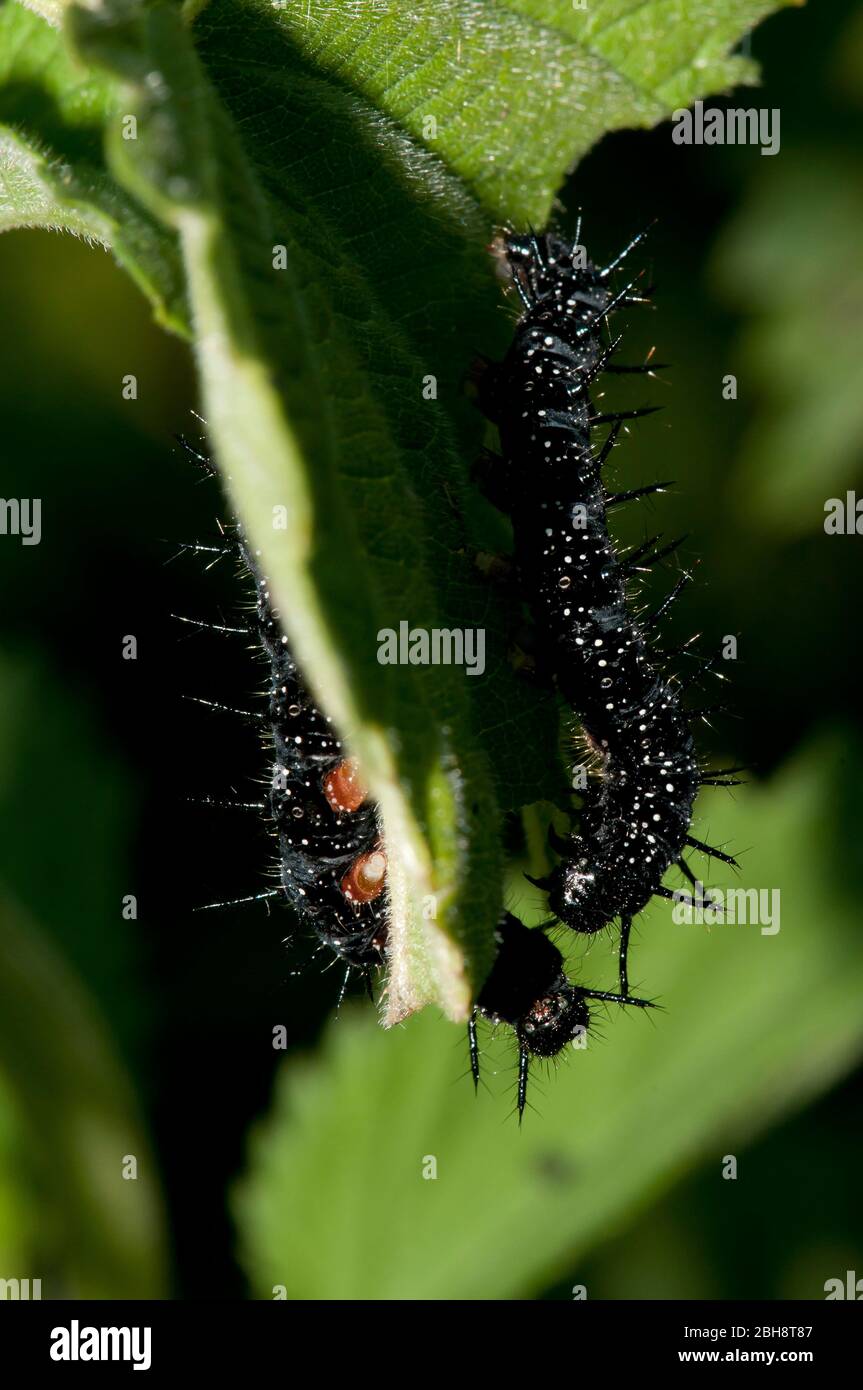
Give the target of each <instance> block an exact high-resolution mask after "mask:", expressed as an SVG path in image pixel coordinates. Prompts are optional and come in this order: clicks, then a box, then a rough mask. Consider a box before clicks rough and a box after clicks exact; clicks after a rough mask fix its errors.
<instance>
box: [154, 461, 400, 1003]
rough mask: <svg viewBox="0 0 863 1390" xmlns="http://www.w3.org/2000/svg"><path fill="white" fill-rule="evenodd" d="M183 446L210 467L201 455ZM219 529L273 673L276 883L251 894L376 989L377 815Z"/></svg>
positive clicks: (381, 891) (382, 936)
mask: <svg viewBox="0 0 863 1390" xmlns="http://www.w3.org/2000/svg"><path fill="white" fill-rule="evenodd" d="M180 443H181V444H182V445H183V447H184V448H185V449H186V450H187V451H188V452H189V453H191V454H192V455H193V456H194V457H195V458H196V459H197V460H198V462H199V463H201V465H202V466H203V467H204V468H206V469H207V471H208V472H211V471H212V470H211V468H210V465H209V461H208V460H207V459H206V457H205V456H204V455H202V454H201V453H199V452H198V450H196V449H194V448H193V447H192V446H191V445H190V444H189V443H188V442H187V441H185V440H180ZM223 535H224V541H225V544H224V551H225V552H226V553H228V554H232V555H233V556H234V557H235V558H236V560H237V562H238V564H239V567H240V570H241V572H242V574H243V576H244V577H245V578H246V579H247V580H250V581H251V583H252V585H253V586H254V595H255V602H254V609H253V613H252V614H251V615H250V620H249V621H248V622H247V624H246V625H245V626H244V627H240V628H237V629H232V630H235V631H238V632H240V633H245V634H246V635H248V636H250V637H252V638H253V640H254V642H255V644H256V645H257V646H258V648H259V650H260V653H261V655H262V656H263V657H264V659H265V661H266V664H267V667H268V671H269V674H268V679H267V688H266V698H267V712H266V714H262V715H260V716H259V722H260V724H261V726H262V728H263V730H264V732H265V741H266V743H267V745H268V747H269V749H270V751H271V752H272V755H273V761H272V770H271V775H270V779H269V791H268V796H267V800H266V801H265V802H262V803H260V809H261V810H263V811H265V812H268V813H269V818H270V820H271V823H272V829H273V833H274V834H275V836H276V838H277V842H278V869H279V879H280V886H279V887H278V888H273V889H269V890H267V891H266V892H262V893H256V894H252V895H251V898H252V899H262V898H278V897H284V898H285V899H286V900H287V902H288V903H290V905H291V906H292V907H293V909H294V910H295V912H296V913H297V915H298V916H299V918H300V920H301V921H302V922H303V923H304V924H305V925H306V926H307V927H308V928H310V930H311V931H312V933H313V935H314V936H315V937H316V938H317V940H318V941H319V942H320V943H321V945H322V946H324V947H326V948H328V949H329V950H330V951H331V952H332V953H333V954H334V955H335V956H336V958H337V959H339V960H340V961H342V962H343V963H344V965H345V967H346V971H347V974H349V973H350V972H351V971H352V970H353V971H357V972H359V973H360V974H361V975H362V977H363V979H364V980H365V981H366V984H367V985H368V986H369V987H370V977H371V975H372V973H373V972H374V971H375V970H376V969H377V968H378V967H380V966H382V965H383V963H384V959H385V952H386V945H387V911H386V867H387V861H386V852H385V849H384V847H383V844H382V842H381V834H380V827H379V825H378V818H377V812H376V809H375V807H374V805H373V803H372V802H370V801H369V799H368V797H367V794H366V791H365V788H364V787H363V785H362V781H361V777H360V775H359V771H358V769H357V766H356V764H355V762H354V760H353V759H352V758H350V757H348V756H347V754H346V753H345V750H344V748H343V745H342V741H341V739H340V738H339V737H338V735H337V734H336V733H335V732H334V730H333V728H332V725H331V722H330V720H329V718H328V717H327V716H326V715H325V714H324V713H323V712H322V711H321V710H320V709H319V708H318V705H317V702H316V701H315V699H314V697H313V696H312V694H311V692H310V690H309V688H308V686H307V684H306V682H305V680H304V678H303V676H302V674H301V672H300V670H299V668H298V666H297V663H296V661H295V660H294V657H293V655H292V653H291V650H290V646H289V643H288V639H287V636H286V635H285V633H284V631H283V629H282V625H281V623H280V621H279V615H278V612H277V610H276V608H275V607H274V604H273V600H272V595H271V592H270V585H269V582H268V580H267V577H266V575H265V574H264V573H263V572H262V571H261V568H260V565H259V562H258V558H257V556H256V555H255V554H254V553H253V552H252V550H251V548H250V546H249V543H248V541H247V539H246V537H245V535H244V533H243V530H242V527H241V526H240V525H239V523H234V524H233V525H231V526H229V527H224V528H223ZM202 626H204V625H203V624H202ZM205 703H209V702H205ZM235 901H247V899H239V900H235ZM228 905H229V904H222V903H219V904H210V905H209V906H228ZM347 974H346V979H347Z"/></svg>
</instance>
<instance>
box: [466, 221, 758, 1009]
mask: <svg viewBox="0 0 863 1390" xmlns="http://www.w3.org/2000/svg"><path fill="white" fill-rule="evenodd" d="M579 232H580V227H579V231H577V232H576V236H575V241H574V242H572V243H570V242H568V241H566V240H564V239H563V238H562V237H559V236H556V235H553V234H548V235H544V236H535V235H532V234H531V235H526V236H517V235H509V236H507V237H506V240H505V248H504V254H505V259H506V263H507V266H508V268H509V272H510V275H511V278H512V283H513V285H514V286H515V289H516V291H517V293H518V295H519V297H520V299H521V302H522V308H523V312H522V314H521V317H520V319H519V321H518V323H517V325H516V329H515V336H514V339H513V342H512V344H511V346H510V348H509V351H508V352H507V354H506V356H505V357H504V359H503V362H502V363H500V364H499V365H498V364H487V366H486V368H485V370H484V371H483V374H482V376H481V379H480V403H481V405H482V407H483V409H484V410H485V412H486V414H487V415H488V416H489V418H490V419H491V420H492V421H493V422H494V424H496V426H497V429H498V433H499V436H500V456H499V457H497V458H494V459H493V463H492V466H491V470H490V473H489V486H488V489H487V490H488V491H489V495H490V497H491V499H492V500H493V501H494V502H496V503H497V505H499V506H500V507H502V509H503V510H505V511H506V512H507V513H508V515H509V516H510V518H511V520H512V527H513V535H514V544H515V554H514V563H515V569H516V573H517V579H518V583H519V585H520V588H521V592H522V594H523V596H524V599H525V601H526V604H527V607H528V609H529V612H530V614H531V617H532V620H533V622H534V624H535V626H536V629H537V637H538V644H537V645H538V649H539V653H540V661H541V663H543V664H544V665H546V666H547V668H548V670H549V672H550V673H551V674H552V675H553V677H554V679H555V681H556V683H557V687H558V689H559V690H560V692H561V694H562V695H563V697H564V699H565V700H566V702H567V703H568V704H569V705H570V706H571V707H572V709H573V710H574V711H575V712H576V714H577V715H578V718H579V720H580V722H581V725H582V728H583V731H584V735H585V739H586V741H587V743H588V746H589V748H590V750H591V751H592V753H593V755H594V763H595V768H596V775H595V776H594V777H593V779H592V781H591V782H590V783H589V784H588V787H587V789H586V791H585V793H584V801H583V805H582V807H581V809H580V811H579V813H578V817H577V824H576V826H575V828H574V830H573V832H572V833H571V835H570V836H568V837H564V838H561V837H557V836H552V846H553V848H554V849H555V850H556V851H557V852H558V854H559V855H560V862H559V863H558V864H557V865H556V866H555V867H554V868H553V869H552V870H551V872H550V873H549V874H548V875H547V876H546V877H545V878H543V879H540V880H534V881H536V882H537V883H538V886H540V887H542V888H544V889H547V891H548V895H549V906H550V908H551V910H552V912H553V913H554V914H555V916H556V917H557V918H558V919H559V920H560V921H561V922H563V923H564V924H565V925H566V926H568V927H570V928H572V930H574V931H576V932H583V933H589V934H590V933H594V932H597V931H599V930H601V929H602V928H603V927H605V926H607V925H608V924H609V923H610V922H612V921H613V920H614V919H615V918H617V919H619V920H620V924H621V939H620V992H621V994H622V995H623V996H624V997H628V995H629V980H628V971H627V952H628V945H629V935H630V929H631V925H632V919H633V917H634V916H635V914H636V913H638V912H640V911H641V910H642V909H643V908H644V907H645V906H646V905H647V903H648V902H649V901H650V899H651V898H652V897H653V896H654V895H658V896H660V897H665V898H671V897H672V896H673V894H672V890H671V889H670V888H668V887H667V886H665V885H664V884H663V881H662V880H663V876H664V875H665V873H666V871H667V870H668V869H669V868H670V867H671V866H672V865H676V866H677V867H678V868H680V869H681V870H682V872H683V873H684V874H685V875H686V877H687V878H688V879H689V880H690V882H691V883H693V884H694V883H695V876H694V874H693V873H692V871H691V870H690V868H689V866H688V864H687V863H686V860H685V859H684V857H683V851H684V848H685V847H687V846H688V847H691V848H695V849H699V850H702V851H704V852H705V853H709V854H714V855H716V857H717V858H719V859H723V860H725V861H726V862H728V863H731V864H734V862H735V861H734V860H733V859H731V858H730V856H728V855H725V854H723V853H721V852H720V851H718V850H711V849H709V847H708V846H706V845H703V844H702V843H701V841H699V840H696V839H694V838H693V837H692V836H691V835H690V834H689V833H688V832H689V826H690V822H691V819H692V810H693V804H694V802H695V798H696V795H697V793H698V790H699V787H700V786H702V785H704V784H705V783H716V782H717V781H718V779H719V778H721V777H722V775H723V774H724V773H726V772H728V773H730V772H733V771H737V770H738V769H723V770H722V771H721V772H720V773H714V774H712V775H710V776H705V775H704V774H703V773H702V771H701V769H700V766H699V762H698V759H697V756H696V753H695V747H694V743H693V738H692V734H691V732H690V722H691V720H692V719H693V717H694V712H692V711H687V710H686V709H684V707H683V703H682V699H681V697H682V694H683V691H684V689H685V684H684V683H680V682H678V681H677V680H676V679H675V678H673V677H668V676H666V675H664V674H663V673H662V672H661V671H660V670H659V669H658V667H657V664H656V659H655V656H654V653H653V651H652V649H651V646H650V637H651V634H652V633H653V631H654V629H655V627H656V625H657V623H658V622H659V620H660V619H661V618H662V616H663V615H664V613H665V612H666V611H667V609H668V607H669V605H670V604H671V602H672V601H673V600H674V599H675V598H676V596H677V595H678V594H679V592H680V590H681V589H682V588H683V586H684V584H685V583H686V581H687V579H688V577H689V576H688V575H684V576H683V577H682V578H681V579H680V580H679V582H678V583H677V584H676V586H675V588H674V589H673V590H672V592H671V594H670V595H669V596H668V597H667V598H666V599H665V600H664V601H663V602H662V603H661V604H660V605H659V607H658V608H657V609H656V611H655V612H654V613H652V614H651V615H650V616H648V617H639V616H637V615H636V613H635V612H634V610H633V607H632V603H631V600H630V595H629V593H628V589H630V588H631V580H632V579H633V577H634V576H635V575H636V574H637V573H638V572H639V571H641V570H645V569H647V568H649V567H650V566H651V565H653V564H655V563H656V562H657V561H658V560H661V559H662V558H664V557H665V556H667V555H668V554H670V553H671V551H672V550H673V549H674V548H675V546H676V545H677V544H678V542H674V543H672V544H671V545H666V546H664V547H661V548H658V549H653V547H654V546H655V545H656V542H657V541H658V540H659V539H660V538H659V537H653V538H652V539H651V540H650V541H648V542H646V543H645V544H644V545H642V546H640V547H639V548H638V549H636V550H634V551H632V552H630V553H629V554H627V555H620V554H618V552H617V550H616V548H615V546H614V543H613V541H612V539H611V537H610V534H609V528H608V510H609V508H610V507H611V506H613V505H615V504H617V503H620V502H624V501H628V500H629V499H631V498H634V497H638V496H644V495H647V494H649V493H651V492H655V491H659V490H661V488H662V487H663V486H664V484H662V483H658V484H652V485H650V486H648V487H641V488H636V489H633V490H632V491H629V492H624V493H618V494H615V493H612V492H609V491H608V490H607V489H606V487H605V485H604V483H603V480H602V469H603V465H604V464H605V463H606V461H607V459H608V457H609V455H610V454H611V451H612V449H613V448H614V446H615V443H616V440H617V436H618V432H619V430H620V428H621V424H622V422H623V421H624V420H625V419H630V418H635V417H636V416H639V415H643V414H647V413H649V412H648V410H644V409H640V410H629V411H624V412H619V413H614V414H603V413H601V412H599V411H597V410H596V409H595V408H594V406H593V404H592V401H591V395H590V391H591V387H592V386H593V383H594V382H595V381H596V380H597V378H598V377H599V375H600V374H601V373H602V372H603V371H609V372H614V371H615V370H617V371H636V372H638V371H645V372H646V371H649V370H650V367H649V366H648V365H645V366H643V367H617V366H616V365H615V364H614V363H612V361H611V359H612V358H613V356H614V354H615V353H616V351H617V348H618V346H619V343H620V338H617V339H615V340H613V341H608V333H607V324H608V320H609V318H610V316H611V315H612V314H613V313H614V311H615V310H616V309H618V308H620V307H622V306H624V305H627V304H632V303H637V302H641V301H642V299H643V296H639V295H637V294H635V293H634V291H635V288H636V281H635V280H633V281H631V282H630V283H628V284H626V285H625V286H624V287H623V288H622V289H620V290H617V291H614V290H613V289H612V288H611V285H610V277H611V275H612V272H613V271H614V269H615V268H616V267H617V266H618V265H620V264H621V262H622V261H623V259H624V258H625V256H626V255H627V254H628V253H629V251H631V250H632V249H633V247H635V246H636V245H637V244H638V243H639V242H640V241H641V239H642V236H643V235H644V234H643V233H642V234H641V235H640V236H638V237H636V238H634V240H633V241H632V242H630V244H629V246H627V247H626V248H625V250H624V251H623V252H622V253H621V255H620V256H618V257H616V258H615V260H613V261H612V262H611V263H610V264H609V265H607V266H605V267H604V268H602V269H600V268H598V267H596V266H595V265H594V264H592V263H591V262H590V261H589V260H588V259H587V257H586V255H585V254H584V252H583V248H581V247H580V246H579V245H578V237H579ZM605 425H609V426H610V430H609V432H608V433H607V435H606V436H605V438H604V439H603V440H602V442H601V444H600V445H599V447H598V448H596V447H595V446H594V438H595V432H596V431H597V430H599V429H601V427H602V426H605ZM486 467H487V470H488V464H487V465H486ZM710 665H712V663H711V662H707V663H705V666H710ZM719 784H722V783H721V782H720V783H719Z"/></svg>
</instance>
